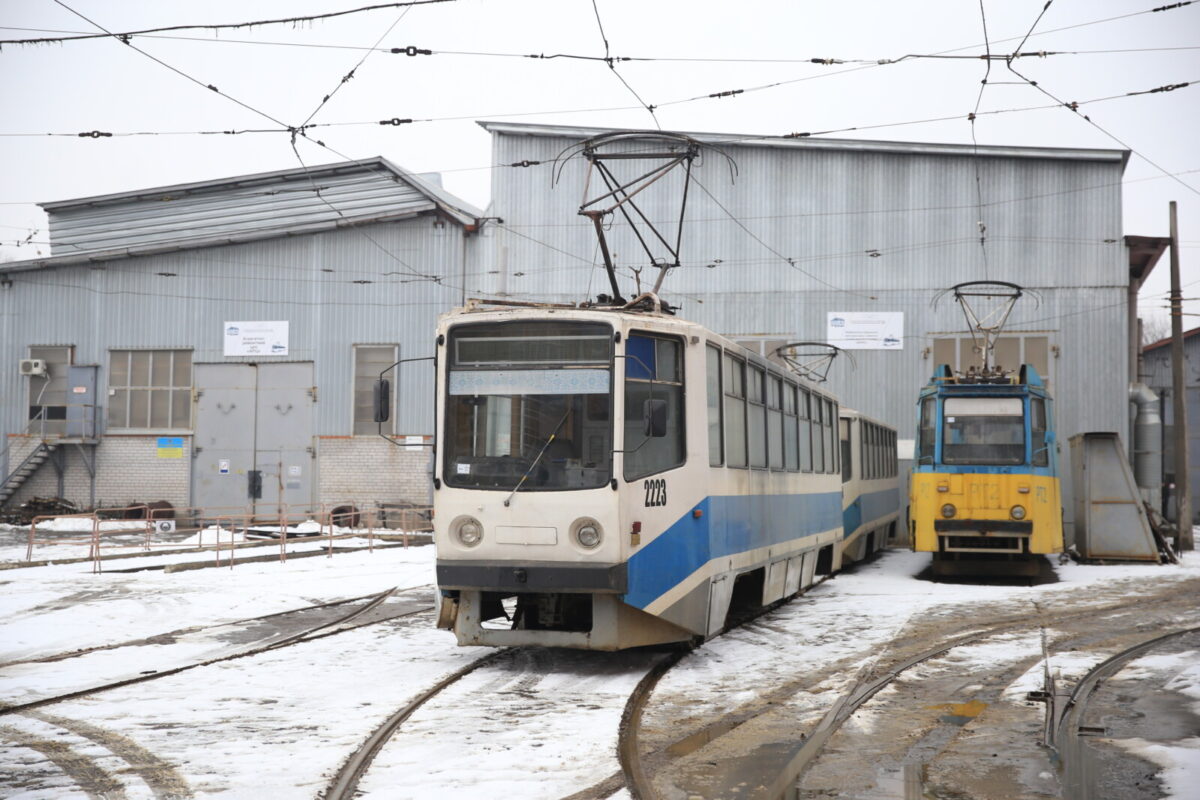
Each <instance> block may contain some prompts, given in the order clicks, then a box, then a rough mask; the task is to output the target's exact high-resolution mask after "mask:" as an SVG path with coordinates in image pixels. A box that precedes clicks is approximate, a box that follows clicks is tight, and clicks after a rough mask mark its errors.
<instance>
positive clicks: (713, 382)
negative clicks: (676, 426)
mask: <svg viewBox="0 0 1200 800" xmlns="http://www.w3.org/2000/svg"><path fill="white" fill-rule="evenodd" d="M705 356H706V358H707V359H708V361H707V368H708V369H707V373H708V374H707V381H708V463H709V465H710V466H713V467H719V466H721V465H722V464H724V463H725V453H724V451H723V449H722V445H723V441H722V437H721V350H720V349H719V348H716V347H713V346H712V345H711V344H710V345H708V347H707V349H706V352H705Z"/></svg>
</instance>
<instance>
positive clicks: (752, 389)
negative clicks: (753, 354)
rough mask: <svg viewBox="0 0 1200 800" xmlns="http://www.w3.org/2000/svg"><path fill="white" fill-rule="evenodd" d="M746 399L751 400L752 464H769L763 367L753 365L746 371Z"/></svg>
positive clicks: (754, 465)
mask: <svg viewBox="0 0 1200 800" xmlns="http://www.w3.org/2000/svg"><path fill="white" fill-rule="evenodd" d="M746 377H747V378H749V380H748V381H747V382H746V399H747V400H748V401H749V404H750V405H749V409H748V411H749V415H750V417H749V425H747V430H748V434H747V435H748V436H749V437H750V466H752V467H765V466H767V407H766V405H765V402H764V401H765V400H766V398H765V397H764V396H763V393H764V385H763V382H764V378H765V375H764V374H763V370H762V367H756V366H753V365H751V366H750V367H749V369H748V370H747V372H746Z"/></svg>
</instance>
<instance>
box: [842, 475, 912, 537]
mask: <svg viewBox="0 0 1200 800" xmlns="http://www.w3.org/2000/svg"><path fill="white" fill-rule="evenodd" d="M899 508H900V489H899V488H897V487H893V488H891V489H884V490H883V491H880V492H871V493H869V494H863V495H859V496H858V497H856V498H854V502H853V503H851V504H850V505H848V506H846V509H845V510H844V511H842V538H843V539H844V538H846V537H849V536H853V535H854V532H855V531H856V530H858V529H859V527H860V526H862V525H863V524H870V523H872V522H874V521H875V520H877V519H880V518H881V517H885V516H887V515H888V514H891V513H893V512H895V511H897V510H899Z"/></svg>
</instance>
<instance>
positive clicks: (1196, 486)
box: [1142, 328, 1200, 522]
mask: <svg viewBox="0 0 1200 800" xmlns="http://www.w3.org/2000/svg"><path fill="white" fill-rule="evenodd" d="M1183 362H1184V369H1183V382H1184V391H1185V393H1186V394H1187V423H1188V425H1187V431H1188V475H1189V476H1190V480H1189V482H1190V483H1191V485H1192V521H1193V522H1200V480H1198V478H1200V425H1198V424H1197V422H1198V421H1200V328H1192V329H1191V330H1190V331H1184V333H1183ZM1172 364H1173V360H1172V358H1171V339H1170V338H1166V339H1161V340H1159V341H1157V342H1154V343H1153V344H1148V345H1146V346H1145V347H1143V348H1142V383H1144V384H1146V385H1147V386H1149V387H1150V388H1151V389H1153V390H1154V392H1155V393H1156V394H1157V395H1158V402H1159V410H1158V413H1159V416H1161V417H1162V420H1163V479H1164V481H1166V482H1168V483H1170V482H1173V481H1174V476H1175V448H1176V447H1177V443H1178V442H1179V441H1180V440H1181V439H1182V437H1181V435H1180V433H1179V429H1178V428H1177V427H1176V425H1175V401H1174V399H1173V398H1174V388H1173V381H1172ZM1171 514H1172V515H1173V514H1174V510H1173V507H1172V510H1171ZM1171 518H1172V519H1174V516H1172V517H1171Z"/></svg>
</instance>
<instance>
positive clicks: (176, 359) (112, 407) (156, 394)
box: [108, 350, 192, 429]
mask: <svg viewBox="0 0 1200 800" xmlns="http://www.w3.org/2000/svg"><path fill="white" fill-rule="evenodd" d="M108 357H109V368H108V427H109V428H110V429H113V428H134V429H176V428H190V427H192V351H191V350H110V351H109V354H108Z"/></svg>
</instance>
